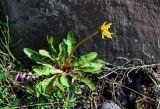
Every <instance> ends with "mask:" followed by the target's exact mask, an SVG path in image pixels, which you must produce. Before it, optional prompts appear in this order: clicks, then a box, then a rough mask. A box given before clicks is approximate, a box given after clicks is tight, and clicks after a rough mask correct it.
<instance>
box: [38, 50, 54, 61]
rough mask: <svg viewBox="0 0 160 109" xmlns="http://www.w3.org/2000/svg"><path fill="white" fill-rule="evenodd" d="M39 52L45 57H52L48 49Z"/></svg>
mask: <svg viewBox="0 0 160 109" xmlns="http://www.w3.org/2000/svg"><path fill="white" fill-rule="evenodd" d="M39 54H40V55H42V56H45V57H48V58H50V59H52V58H51V56H50V54H49V52H48V51H46V50H39Z"/></svg>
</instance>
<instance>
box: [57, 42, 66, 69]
mask: <svg viewBox="0 0 160 109" xmlns="http://www.w3.org/2000/svg"><path fill="white" fill-rule="evenodd" d="M66 49H67V46H66V44H65V43H64V41H63V42H62V43H60V44H59V55H58V56H59V61H60V68H62V67H63V65H64V64H65V62H66V58H67V51H66Z"/></svg>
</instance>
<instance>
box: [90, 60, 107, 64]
mask: <svg viewBox="0 0 160 109" xmlns="http://www.w3.org/2000/svg"><path fill="white" fill-rule="evenodd" d="M93 62H94V63H98V64H102V65H104V64H105V61H103V60H101V59H95V60H94V61H93Z"/></svg>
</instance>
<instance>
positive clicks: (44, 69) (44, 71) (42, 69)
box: [32, 66, 50, 75]
mask: <svg viewBox="0 0 160 109" xmlns="http://www.w3.org/2000/svg"><path fill="white" fill-rule="evenodd" d="M32 69H33V71H34V72H36V73H38V74H39V75H50V67H48V66H33V67H32Z"/></svg>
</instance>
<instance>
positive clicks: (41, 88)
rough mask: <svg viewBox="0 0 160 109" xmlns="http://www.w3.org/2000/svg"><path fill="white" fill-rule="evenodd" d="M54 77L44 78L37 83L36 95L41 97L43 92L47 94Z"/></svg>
mask: <svg viewBox="0 0 160 109" xmlns="http://www.w3.org/2000/svg"><path fill="white" fill-rule="evenodd" d="M52 79H53V78H48V79H44V80H43V81H41V82H40V83H38V84H37V85H36V95H37V97H39V96H40V95H41V94H46V89H47V86H48V85H49V84H50V82H51V81H52Z"/></svg>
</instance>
